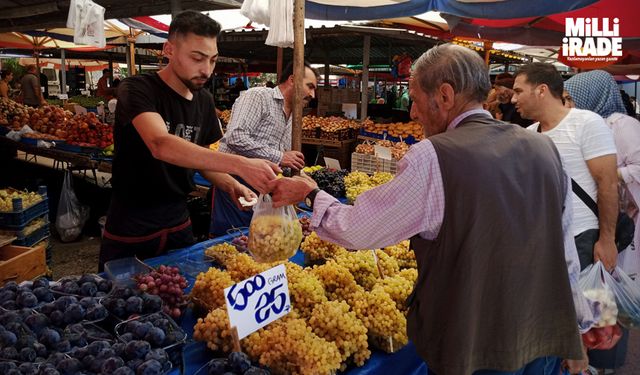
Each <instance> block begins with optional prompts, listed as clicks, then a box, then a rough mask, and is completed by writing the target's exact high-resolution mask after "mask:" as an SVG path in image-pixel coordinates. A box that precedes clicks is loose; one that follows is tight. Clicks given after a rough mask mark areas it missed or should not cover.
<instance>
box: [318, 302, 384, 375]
mask: <svg viewBox="0 0 640 375" xmlns="http://www.w3.org/2000/svg"><path fill="white" fill-rule="evenodd" d="M309 325H310V326H311V328H313V332H314V333H315V334H316V335H318V336H319V337H322V338H324V339H325V340H327V341H330V342H333V343H335V344H336V346H337V347H338V350H339V351H340V354H341V355H342V365H341V367H340V370H341V371H344V370H345V369H346V366H347V363H346V362H347V360H348V359H349V358H351V357H352V358H353V362H354V363H355V364H356V365H357V366H362V365H364V362H365V361H366V360H367V359H368V358H369V357H370V356H371V352H370V351H369V349H368V343H367V328H366V327H365V326H364V325H363V324H362V321H360V320H359V319H358V318H357V317H356V314H355V313H354V312H353V311H350V308H349V305H348V304H347V303H346V302H344V301H330V302H323V303H321V304H318V305H316V307H315V308H314V309H313V312H312V314H311V317H310V318H309Z"/></svg>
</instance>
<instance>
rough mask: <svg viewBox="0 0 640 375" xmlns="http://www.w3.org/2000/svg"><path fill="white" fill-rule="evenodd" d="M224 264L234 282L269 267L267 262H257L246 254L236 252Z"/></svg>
mask: <svg viewBox="0 0 640 375" xmlns="http://www.w3.org/2000/svg"><path fill="white" fill-rule="evenodd" d="M225 266H226V268H227V272H228V273H229V276H231V279H232V280H233V281H235V282H240V281H242V280H244V279H248V278H249V277H251V276H255V275H257V274H259V273H260V272H263V271H266V270H268V269H269V264H266V263H258V262H256V261H255V260H253V258H252V257H250V256H249V255H247V254H238V255H236V256H234V257H232V258H230V259H229V260H228V261H227V263H226V265H225Z"/></svg>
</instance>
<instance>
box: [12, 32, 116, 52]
mask: <svg viewBox="0 0 640 375" xmlns="http://www.w3.org/2000/svg"><path fill="white" fill-rule="evenodd" d="M64 39H65V38H63V39H58V38H56V37H54V36H52V35H48V34H47V33H46V32H37V31H30V32H26V33H21V32H10V33H0V47H4V48H15V49H29V50H34V51H40V50H44V49H49V48H62V49H67V50H73V51H84V52H92V51H101V50H104V49H105V48H98V47H89V46H83V45H79V44H74V43H73V37H72V38H71V41H67V40H64Z"/></svg>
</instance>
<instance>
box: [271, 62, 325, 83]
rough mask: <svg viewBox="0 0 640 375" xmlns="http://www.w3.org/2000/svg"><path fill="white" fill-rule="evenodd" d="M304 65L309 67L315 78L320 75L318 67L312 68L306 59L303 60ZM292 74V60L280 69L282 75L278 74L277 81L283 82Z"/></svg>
mask: <svg viewBox="0 0 640 375" xmlns="http://www.w3.org/2000/svg"><path fill="white" fill-rule="evenodd" d="M304 67H305V68H309V69H311V71H312V72H313V74H314V75H315V76H316V79H318V77H320V73H318V69H316V68H312V67H311V64H309V62H308V61H307V60H305V61H304ZM292 75H293V61H291V62H290V63H288V64H287V66H285V67H284V69H282V75H281V76H280V81H278V83H285V82H287V80H288V79H289V77H291V76H292Z"/></svg>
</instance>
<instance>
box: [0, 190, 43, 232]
mask: <svg viewBox="0 0 640 375" xmlns="http://www.w3.org/2000/svg"><path fill="white" fill-rule="evenodd" d="M38 194H40V195H41V196H42V201H40V202H38V203H36V204H34V205H33V206H31V207H28V208H26V209H25V208H23V206H22V199H20V198H16V199H14V200H13V211H12V212H0V226H2V227H3V228H4V229H10V230H22V229H24V227H25V226H26V225H27V224H28V223H29V222H30V221H31V220H33V219H35V218H36V217H39V216H42V215H44V214H46V213H48V212H49V202H48V199H47V187H46V186H40V187H39V188H38Z"/></svg>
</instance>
